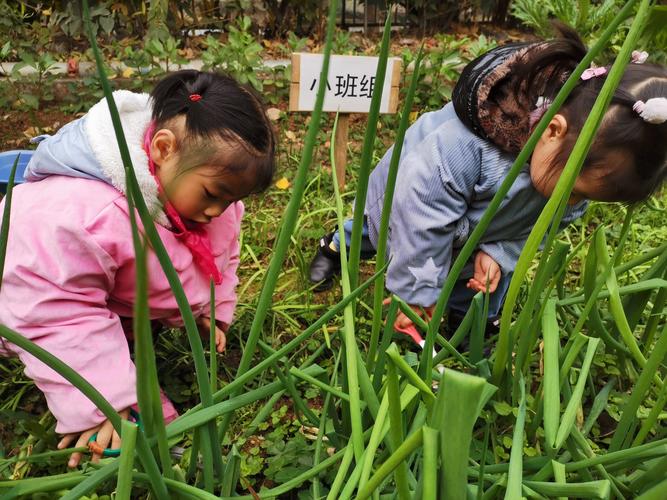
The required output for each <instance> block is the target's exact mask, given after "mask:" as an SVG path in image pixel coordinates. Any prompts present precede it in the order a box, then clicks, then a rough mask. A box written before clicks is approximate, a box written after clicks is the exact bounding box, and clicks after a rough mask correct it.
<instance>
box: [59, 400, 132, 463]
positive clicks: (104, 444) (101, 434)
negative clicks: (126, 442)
mask: <svg viewBox="0 0 667 500" xmlns="http://www.w3.org/2000/svg"><path fill="white" fill-rule="evenodd" d="M118 414H119V415H120V416H121V418H122V419H124V420H127V418H128V417H129V415H130V409H129V408H126V409H125V410H122V411H119V412H118ZM96 432H97V439H96V440H95V443H96V444H97V445H98V449H100V450H105V449H106V448H112V449H114V448H120V436H119V435H118V433H117V432H116V431H115V430H114V428H113V425H111V422H109V420H105V421H104V422H102V423H101V424H100V425H98V426H96V427H93V428H92V429H88V430H85V431H83V432H81V433H79V432H75V433H72V434H65V436H64V437H63V438H62V439H61V440H60V442H59V443H58V449H59V450H62V449H65V448H67V447H68V446H69V445H70V444H71V443H72V442H73V441H74V440H75V439H76V438H77V437H78V438H79V439H77V441H76V443H75V444H74V447H75V448H79V447H82V446H88V440H89V439H90V437H91V436H92V435H93V434H95V433H96ZM81 456H82V453H81V452H77V453H72V455H70V457H69V461H68V462H67V467H72V468H73V467H76V466H77V465H79V462H80V461H81ZM101 457H102V454H101V453H93V458H92V462H94V463H97V462H99V460H100V458H101Z"/></svg>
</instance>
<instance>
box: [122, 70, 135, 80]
mask: <svg viewBox="0 0 667 500" xmlns="http://www.w3.org/2000/svg"><path fill="white" fill-rule="evenodd" d="M132 75H134V69H133V68H125V69H124V70H123V78H130V77H131V76H132Z"/></svg>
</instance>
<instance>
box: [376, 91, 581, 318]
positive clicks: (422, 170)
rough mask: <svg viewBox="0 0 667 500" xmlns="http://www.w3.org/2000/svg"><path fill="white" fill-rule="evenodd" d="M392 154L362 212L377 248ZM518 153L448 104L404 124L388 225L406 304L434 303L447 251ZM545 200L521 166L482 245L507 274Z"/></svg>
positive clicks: (390, 275)
mask: <svg viewBox="0 0 667 500" xmlns="http://www.w3.org/2000/svg"><path fill="white" fill-rule="evenodd" d="M392 151H393V147H392V148H390V149H389V151H387V153H386V154H385V155H384V157H383V158H382V160H381V161H380V162H379V163H378V165H377V167H376V168H375V169H374V170H373V172H372V173H371V177H370V180H369V186H368V196H367V199H366V207H365V214H366V218H367V221H368V227H369V236H370V239H371V242H372V243H373V245H374V246H377V239H378V231H379V229H380V221H381V216H382V205H383V202H384V193H385V186H386V183H387V173H388V171H389V161H390V159H391V154H392ZM515 158H516V157H515V156H514V155H512V154H510V153H506V152H503V151H501V150H500V149H498V148H497V147H496V146H495V145H494V144H492V143H490V142H488V141H486V140H484V139H482V138H480V137H478V136H477V135H475V134H474V133H473V132H471V131H470V130H469V129H468V128H466V126H465V125H464V124H463V123H462V122H461V121H460V120H459V119H458V117H457V115H456V113H455V112H454V107H453V106H452V105H451V104H447V105H446V106H445V107H444V108H442V109H441V110H439V111H435V112H431V113H426V114H424V115H422V116H421V117H420V118H419V119H418V120H417V121H416V122H415V123H414V124H413V125H412V126H411V127H410V128H409V129H408V131H407V133H406V137H405V142H404V145H403V151H402V152H401V161H400V166H399V171H398V178H397V182H396V190H395V194H394V201H393V205H392V211H391V217H390V222H389V226H390V230H389V239H388V253H387V255H389V256H390V257H391V261H390V264H389V269H388V271H387V288H388V289H389V290H390V291H391V292H393V293H395V294H396V295H398V296H399V297H401V298H402V299H403V300H405V301H406V302H408V303H409V304H418V305H422V306H430V305H432V304H434V303H435V302H436V300H437V298H438V295H439V293H440V289H441V287H442V285H443V283H444V280H445V278H446V277H447V273H448V272H449V267H450V264H451V261H452V255H453V254H455V253H456V251H457V249H459V248H460V247H461V246H463V244H464V243H465V241H466V240H467V238H468V235H469V234H470V233H471V232H472V230H473V229H474V228H475V226H476V225H477V224H478V223H479V221H480V219H481V217H482V214H483V213H484V211H485V210H486V208H487V207H488V205H489V202H490V201H491V199H492V198H493V196H494V194H495V193H496V192H497V190H498V188H499V187H500V184H501V183H502V181H503V179H504V177H505V175H506V174H507V172H508V171H509V169H510V167H511V166H512V163H514V160H515ZM546 202H547V199H546V198H544V197H543V196H542V195H540V194H539V193H538V192H537V191H536V190H535V189H534V188H533V186H532V183H531V181H530V174H529V171H528V165H526V167H525V168H524V169H523V170H522V171H521V173H520V174H519V177H518V178H517V179H516V181H515V182H514V184H513V185H512V188H511V189H510V191H509V192H508V193H507V195H506V196H505V198H504V200H503V201H502V204H501V206H500V208H499V209H498V212H497V214H496V216H495V218H494V219H493V222H492V223H491V225H490V226H489V228H488V229H487V231H486V233H485V234H484V235H483V236H482V239H481V242H480V244H479V248H480V249H482V250H483V251H485V252H486V253H488V254H489V255H490V256H491V257H492V258H493V259H494V260H495V261H496V262H498V264H499V265H500V267H501V269H502V272H503V274H504V275H507V273H509V272H511V271H513V270H514V267H515V265H516V262H517V260H518V258H519V254H520V253H521V249H522V248H523V246H524V244H525V241H526V238H527V237H528V234H529V233H530V230H531V229H532V228H533V226H534V224H535V222H536V221H537V218H538V216H539V214H540V212H541V211H542V209H543V208H544V206H545V204H546ZM586 205H587V203H586V202H580V203H578V204H576V205H574V206H568V208H567V210H566V212H565V216H564V218H563V223H562V226H561V227H564V226H565V225H567V224H568V223H570V222H571V221H573V220H575V219H576V218H578V217H581V215H583V213H584V211H585V210H586ZM471 269H472V268H471V266H467V269H466V270H465V271H464V274H462V276H461V278H468V277H470V275H471V274H470V271H471ZM466 274H467V275H466Z"/></svg>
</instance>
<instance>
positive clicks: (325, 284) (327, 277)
mask: <svg viewBox="0 0 667 500" xmlns="http://www.w3.org/2000/svg"><path fill="white" fill-rule="evenodd" d="M332 238H333V233H330V234H327V235H326V236H323V237H322V238H320V243H319V247H318V248H317V253H316V254H315V257H313V260H312V262H311V263H310V270H309V275H308V277H309V279H310V281H311V282H312V283H318V285H317V286H316V287H315V288H314V290H315V291H316V292H323V291H325V290H329V289H330V288H331V287H332V286H333V284H334V278H335V277H336V275H337V274H338V273H340V253H338V252H336V251H335V250H332V249H331V247H330V246H329V245H330V243H331V240H332Z"/></svg>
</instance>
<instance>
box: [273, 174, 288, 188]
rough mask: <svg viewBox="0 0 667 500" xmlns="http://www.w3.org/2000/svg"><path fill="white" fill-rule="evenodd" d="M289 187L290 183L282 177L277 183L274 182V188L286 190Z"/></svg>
mask: <svg viewBox="0 0 667 500" xmlns="http://www.w3.org/2000/svg"><path fill="white" fill-rule="evenodd" d="M289 186H290V183H289V181H288V180H287V177H283V178H282V179H280V180H279V181H278V182H276V187H277V188H278V189H287V188H288V187H289Z"/></svg>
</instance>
